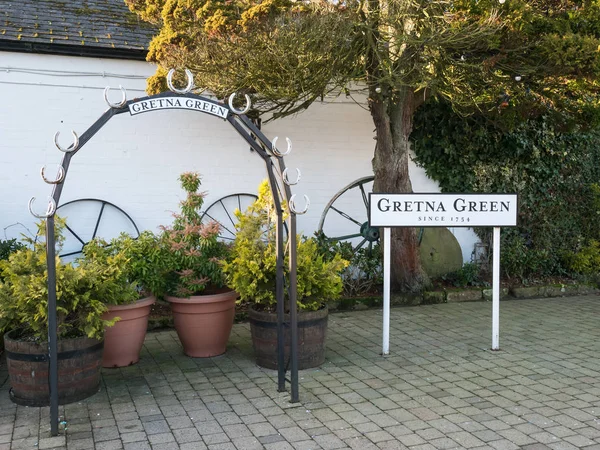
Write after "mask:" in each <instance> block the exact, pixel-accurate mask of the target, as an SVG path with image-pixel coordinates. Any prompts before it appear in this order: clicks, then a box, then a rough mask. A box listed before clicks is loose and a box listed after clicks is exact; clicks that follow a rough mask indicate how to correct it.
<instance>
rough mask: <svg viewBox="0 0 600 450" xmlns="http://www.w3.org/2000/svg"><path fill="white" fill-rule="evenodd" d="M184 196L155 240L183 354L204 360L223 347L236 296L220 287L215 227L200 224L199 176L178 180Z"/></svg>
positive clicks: (221, 253)
mask: <svg viewBox="0 0 600 450" xmlns="http://www.w3.org/2000/svg"><path fill="white" fill-rule="evenodd" d="M179 181H180V182H181V186H182V188H183V189H184V191H185V192H186V198H185V199H184V200H183V201H181V202H180V207H181V212H180V213H175V214H174V217H175V220H174V222H173V225H172V226H170V227H162V230H163V232H162V234H161V236H160V237H159V243H160V248H161V249H162V252H161V255H162V258H163V260H164V262H165V273H166V284H165V289H166V293H167V295H166V297H165V299H166V300H167V301H168V302H169V303H170V305H171V310H172V312H173V321H174V324H175V330H176V331H177V335H178V336H179V340H180V341H181V344H182V345H183V351H184V353H185V354H186V355H188V356H192V357H209V356H216V355H220V354H222V353H224V352H225V350H226V348H227V341H228V340H229V335H230V333H231V328H232V327H233V319H234V316H235V301H236V298H237V293H236V292H235V291H232V290H230V289H228V288H227V287H226V286H225V277H224V275H223V271H222V262H223V260H224V259H225V257H226V255H227V253H228V246H227V245H226V244H225V243H224V242H221V241H219V239H218V236H219V229H220V228H219V224H218V223H216V222H214V221H212V222H207V223H202V220H201V215H200V210H201V208H202V204H203V203H204V196H205V194H204V193H201V192H198V189H199V187H200V184H201V180H200V175H199V174H198V173H195V172H187V173H183V174H181V175H180V177H179Z"/></svg>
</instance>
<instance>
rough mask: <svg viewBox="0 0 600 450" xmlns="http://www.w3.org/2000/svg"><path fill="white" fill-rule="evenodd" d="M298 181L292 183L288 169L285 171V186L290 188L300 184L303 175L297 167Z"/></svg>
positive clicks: (283, 176) (283, 175)
mask: <svg viewBox="0 0 600 450" xmlns="http://www.w3.org/2000/svg"><path fill="white" fill-rule="evenodd" d="M296 174H297V176H296V181H290V179H289V178H288V167H286V168H285V170H284V171H283V174H282V175H281V177H282V178H283V182H284V183H285V184H287V185H288V186H294V185H296V184H298V182H299V181H300V176H301V175H302V174H301V173H300V169H298V168H297V167H296Z"/></svg>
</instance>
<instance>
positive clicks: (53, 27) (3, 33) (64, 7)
mask: <svg viewBox="0 0 600 450" xmlns="http://www.w3.org/2000/svg"><path fill="white" fill-rule="evenodd" d="M155 32H156V29H155V28H154V27H153V26H151V25H150V24H148V23H145V22H143V21H141V20H140V19H138V17H137V16H136V15H135V14H133V13H131V12H130V11H129V9H128V8H127V6H126V5H125V3H124V1H123V0H87V1H86V0H84V1H74V0H63V1H55V0H0V41H13V42H22V43H31V44H56V45H61V44H62V45H65V44H67V45H71V46H73V45H81V46H90V47H101V48H116V49H121V50H147V49H148V44H149V43H150V40H151V39H152V36H153V34H154V33H155Z"/></svg>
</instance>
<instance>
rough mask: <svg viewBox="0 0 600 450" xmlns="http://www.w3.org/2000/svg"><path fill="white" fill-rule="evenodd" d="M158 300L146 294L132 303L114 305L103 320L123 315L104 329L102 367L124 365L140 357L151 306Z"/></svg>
mask: <svg viewBox="0 0 600 450" xmlns="http://www.w3.org/2000/svg"><path fill="white" fill-rule="evenodd" d="M155 301H156V298H154V297H146V298H143V299H141V300H138V301H137V302H135V303H132V304H129V305H111V306H109V307H108V312H106V313H104V315H103V316H102V318H103V319H104V320H112V319H114V318H115V317H120V318H121V320H119V321H118V322H117V323H115V324H114V325H113V326H112V327H108V328H107V329H106V330H105V331H104V357H103V359H102V367H125V366H130V365H132V364H135V363H137V362H138V361H139V360H140V351H141V350H142V345H143V344H144V338H145V337H146V330H147V329H148V316H149V315H150V308H151V306H152V305H153V304H154V302H155Z"/></svg>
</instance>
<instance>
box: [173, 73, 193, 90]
mask: <svg viewBox="0 0 600 450" xmlns="http://www.w3.org/2000/svg"><path fill="white" fill-rule="evenodd" d="M174 73H175V69H171V70H169V73H168V74H167V86H168V87H169V89H170V90H171V91H173V92H175V93H177V94H187V93H189V92H190V91H191V90H192V88H193V87H194V75H193V74H192V72H190V70H189V69H185V75H186V77H187V80H188V83H187V86H186V87H185V88H183V89H177V88H176V87H175V86H173V74H174Z"/></svg>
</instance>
